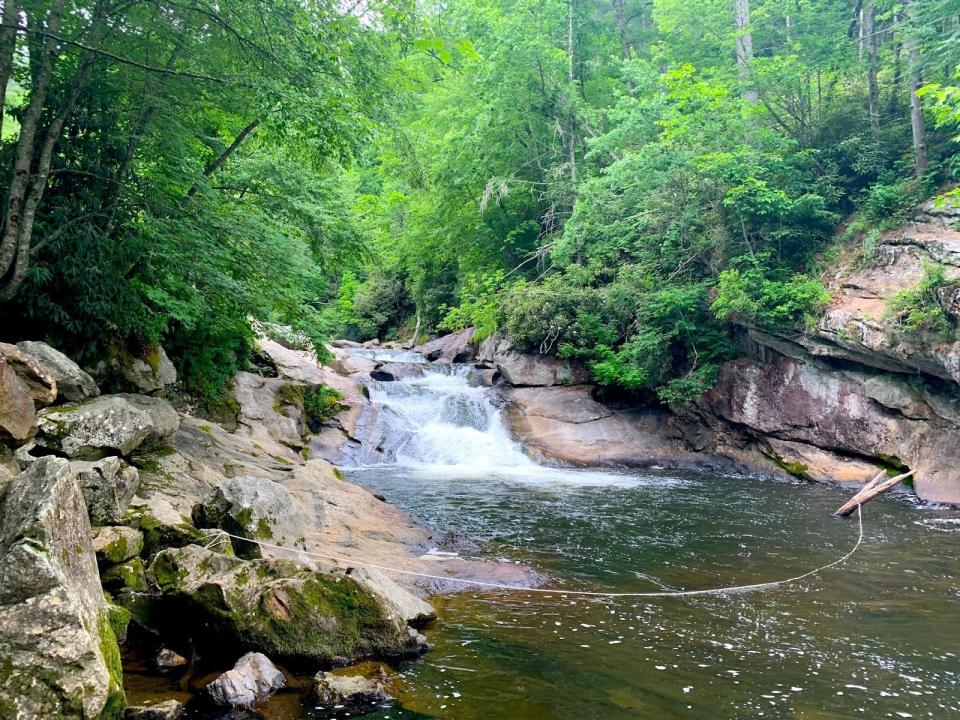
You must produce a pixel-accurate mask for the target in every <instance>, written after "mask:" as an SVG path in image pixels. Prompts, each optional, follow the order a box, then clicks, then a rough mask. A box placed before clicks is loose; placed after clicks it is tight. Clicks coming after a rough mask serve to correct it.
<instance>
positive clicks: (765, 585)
mask: <svg viewBox="0 0 960 720" xmlns="http://www.w3.org/2000/svg"><path fill="white" fill-rule="evenodd" d="M857 521H858V524H859V527H860V531H859V535H858V537H857V542H856V544H855V545H854V546H853V547H852V548H851V549H850V551H849V552H847V553H846V554H845V555H843V556H842V557H840V558H838V559H836V560H834V561H833V562H830V563H827V564H826V565H821V566H820V567H817V568H814V569H813V570H810V571H808V572H805V573H803V574H802V575H796V576H794V577H790V578H785V579H783V580H771V581H769V582H762V583H754V584H752V585H732V586H730V587H722V588H709V589H706V590H661V591H655V592H603V591H594V590H562V589H551V588H529V587H522V586H519V585H507V584H504V583H495V582H486V581H484V580H469V579H466V578H456V577H448V576H446V575H431V574H430V573H422V572H415V571H413V570H401V569H400V568H392V567H388V566H386V565H378V564H377V563H371V562H365V561H363V560H351V559H350V558H344V557H338V556H336V555H325V554H323V553H317V552H310V551H308V550H296V549H294V548H288V547H283V546H282V545H274V544H272V543H267V542H263V541H262V540H253V539H250V538H245V537H242V536H240V535H233V534H231V533H228V532H227V531H225V530H220V534H221V535H225V536H227V537H230V538H234V539H236V540H242V541H243V542H248V543H253V544H255V545H259V546H261V547H265V548H271V549H273V550H284V551H286V552H290V553H294V554H297V555H306V556H308V557H315V558H319V559H322V560H332V561H334V562H338V563H343V564H346V565H360V566H363V567H369V568H374V569H376V570H382V571H383V572H388V573H394V574H397V575H406V576H409V577H418V578H424V579H427V580H439V581H441V582H454V583H463V584H465V585H473V586H476V587H482V588H489V589H491V590H510V591H514V592H525V593H537V594H541V595H580V596H586V597H599V598H666V597H694V596H697V595H727V594H732V593H741V592H753V591H756V590H770V589H773V588H775V587H779V586H781V585H786V584H788V583H795V582H799V581H800V580H804V579H806V578H808V577H810V576H812V575H816V574H817V573H820V572H823V571H824V570H829V569H830V568H833V567H836V566H837V565H841V564H843V563H844V562H846V561H847V560H849V559H850V558H851V557H852V556H853V554H854V553H855V552H856V551H857V550H858V549H859V548H860V545H861V544H862V543H863V513H862V511H861V509H860V505H857Z"/></svg>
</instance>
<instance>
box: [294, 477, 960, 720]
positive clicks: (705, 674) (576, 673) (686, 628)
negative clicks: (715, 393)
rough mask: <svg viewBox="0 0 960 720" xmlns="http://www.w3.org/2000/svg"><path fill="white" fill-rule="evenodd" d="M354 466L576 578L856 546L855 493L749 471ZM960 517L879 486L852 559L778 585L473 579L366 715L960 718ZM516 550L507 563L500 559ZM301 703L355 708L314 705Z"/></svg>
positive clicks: (797, 564) (726, 579)
mask: <svg viewBox="0 0 960 720" xmlns="http://www.w3.org/2000/svg"><path fill="white" fill-rule="evenodd" d="M348 476H349V477H348V479H349V480H351V481H353V482H356V483H360V484H362V485H365V486H367V487H369V488H371V489H373V490H376V491H378V492H382V493H383V494H384V495H386V497H387V499H388V501H390V502H392V503H394V504H396V505H398V506H400V507H402V508H404V509H406V510H408V511H409V512H411V513H412V514H414V515H416V516H417V517H420V518H421V519H423V520H426V521H427V522H429V523H431V524H433V525H434V526H436V527H437V528H438V529H448V528H456V529H457V530H458V531H462V532H463V533H465V534H466V535H468V536H470V537H473V538H477V539H479V540H481V541H486V545H485V546H484V547H483V552H484V553H487V554H489V553H490V552H492V553H493V554H494V555H495V556H499V557H502V558H504V559H506V558H511V559H522V560H523V561H525V562H528V563H530V564H532V565H535V566H536V567H538V568H541V569H543V570H545V571H546V572H548V573H550V574H551V575H552V576H553V577H554V579H555V583H556V584H557V585H559V586H562V587H564V588H568V589H593V590H596V589H603V590H610V591H621V592H630V591H645V590H658V589H696V588H708V587H717V586H729V585H740V584H749V583H757V582H766V581H769V580H774V579H778V578H785V577H790V576H794V575H800V574H802V573H804V572H806V571H807V570H809V569H812V568H814V567H816V566H818V565H822V564H825V563H828V562H830V561H832V560H834V559H836V558H838V557H840V556H841V555H843V554H844V553H846V552H847V551H848V550H849V549H850V548H852V547H853V545H854V543H855V542H856V539H857V519H856V516H854V517H852V518H850V519H847V520H840V519H835V518H832V517H831V516H830V514H831V512H832V511H833V510H834V509H836V507H837V506H838V505H839V504H840V503H841V502H842V501H843V500H844V499H845V498H846V497H848V496H849V494H850V493H849V492H848V491H841V490H838V489H836V488H829V487H824V486H817V485H802V484H801V485H789V484H778V483H771V482H758V481H751V480H742V479H731V478H720V477H709V476H696V475H691V476H679V475H669V476H666V475H609V474H603V473H577V472H570V471H550V470H547V469H538V470H537V471H536V472H532V473H525V474H524V473H517V474H513V475H497V474H495V473H488V474H485V475H484V476H483V477H478V476H477V475H476V474H474V473H469V474H458V473H457V471H456V469H455V468H454V469H452V470H451V469H449V468H447V469H444V470H442V471H440V470H438V471H431V470H429V469H424V470H418V469H415V468H410V467H396V466H384V467H377V468H365V469H357V470H353V471H350V472H348ZM958 551H960V513H957V512H951V511H944V510H932V509H922V508H917V507H914V506H913V505H911V504H910V503H909V502H908V501H907V500H905V499H902V498H900V499H898V498H881V499H880V500H877V501H875V502H873V503H872V504H870V505H868V506H867V507H866V508H865V510H864V542H863V545H862V547H861V548H860V550H859V551H858V552H857V554H856V555H854V556H853V557H852V558H851V559H850V560H849V561H848V562H847V563H846V564H844V565H842V566H840V567H837V568H833V569H830V570H826V571H824V572H823V573H822V574H820V575H817V576H815V577H811V578H808V579H806V580H803V581H801V582H799V583H796V584H794V585H790V586H787V587H781V588H779V589H774V590H770V591H761V592H752V593H744V594H734V595H719V596H708V597H694V598H660V599H642V600H638V599H629V598H627V599H612V600H596V599H584V598H582V597H576V596H567V597H563V596H561V595H549V596H544V595H537V594H533V593H529V592H507V593H503V592H500V593H495V594H491V593H488V592H473V591H468V592H466V593H464V594H462V595H457V596H453V597H447V598H441V599H439V600H438V601H437V606H438V610H439V614H440V618H439V620H438V622H437V623H436V625H435V627H434V628H433V629H431V630H429V631H428V632H427V635H428V637H429V639H430V641H431V643H432V644H433V646H434V649H433V650H432V651H431V652H430V653H428V654H427V655H426V656H425V657H423V658H422V659H420V660H417V661H415V662H411V663H406V664H403V665H401V666H400V670H401V672H402V679H403V685H404V688H405V689H404V690H403V691H402V693H401V694H400V697H399V702H398V703H397V704H394V705H392V706H390V707H388V708H382V709H380V710H379V711H377V712H375V713H373V714H369V715H366V716H364V717H367V718H383V719H387V718H391V719H394V720H398V719H403V718H463V719H474V718H476V719H477V720H480V719H483V720H497V719H500V718H503V719H504V720H506V719H508V718H509V719H512V720H541V719H543V720H546V719H547V718H550V719H556V720H567V719H570V720H601V719H602V720H616V719H618V718H650V719H651V720H670V719H673V718H678V719H679V718H690V719H692V718H703V719H704V720H718V719H724V718H761V717H763V718H797V719H803V720H819V719H826V718H831V719H834V718H888V717H889V718H910V717H914V718H938V719H941V720H946V719H948V718H960V657H958V656H960V562H958V557H957V556H958ZM505 561H506V560H505ZM304 712H305V713H306V714H301V717H302V718H310V719H319V718H331V717H347V714H346V713H345V712H344V713H342V714H340V715H336V714H334V715H330V714H319V713H317V712H315V711H311V710H310V709H307V710H306V711H304Z"/></svg>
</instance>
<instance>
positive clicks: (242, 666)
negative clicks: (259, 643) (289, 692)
mask: <svg viewBox="0 0 960 720" xmlns="http://www.w3.org/2000/svg"><path fill="white" fill-rule="evenodd" d="M286 684H287V679H286V678H285V677H284V676H283V673H282V672H280V671H279V670H278V669H277V666H276V665H274V664H273V663H272V662H270V658H268V657H267V656H266V655H264V654H263V653H257V652H249V653H247V654H246V655H244V656H243V657H241V658H240V659H239V660H237V663H236V665H234V666H233V669H232V670H227V672H225V673H224V674H223V675H221V676H220V677H218V678H217V679H216V680H214V681H213V682H212V683H210V684H209V685H207V695H209V696H210V699H211V700H213V702H215V703H216V704H217V705H227V706H229V707H242V708H249V707H251V706H252V705H253V704H254V703H256V702H260V701H262V700H265V699H266V698H267V697H268V696H269V695H271V694H273V693H274V692H275V691H277V690H279V689H280V688H282V687H284V686H285V685H286Z"/></svg>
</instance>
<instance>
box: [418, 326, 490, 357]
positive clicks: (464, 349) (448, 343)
mask: <svg viewBox="0 0 960 720" xmlns="http://www.w3.org/2000/svg"><path fill="white" fill-rule="evenodd" d="M476 332H477V329H476V328H472V327H469V328H467V329H466V330H464V331H462V332H459V333H452V334H450V335H444V336H442V337H438V338H436V339H435V340H431V341H430V342H428V343H424V344H423V345H418V346H417V347H415V348H414V351H415V352H418V353H420V354H421V355H423V356H424V357H425V358H426V359H427V360H429V361H430V362H437V363H466V362H470V361H471V360H473V358H474V355H475V354H476V351H475V350H474V347H473V336H474V335H475V334H476Z"/></svg>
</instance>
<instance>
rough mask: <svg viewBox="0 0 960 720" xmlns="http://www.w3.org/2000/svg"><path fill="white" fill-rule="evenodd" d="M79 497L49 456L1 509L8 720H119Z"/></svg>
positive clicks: (0, 676)
mask: <svg viewBox="0 0 960 720" xmlns="http://www.w3.org/2000/svg"><path fill="white" fill-rule="evenodd" d="M90 535H91V531H90V522H89V520H88V519H87V512H86V507H85V506H84V501H83V495H82V494H81V493H80V488H79V487H78V486H77V483H76V480H75V479H74V477H73V474H72V473H71V471H70V466H69V464H68V463H67V461H66V460H63V459H61V458H53V457H45V458H41V459H39V460H37V461H36V462H35V463H33V464H32V465H31V466H30V467H29V468H28V469H27V470H25V471H24V472H23V473H21V474H20V475H18V476H17V477H16V478H14V479H13V480H12V481H11V482H10V484H9V485H8V486H7V487H6V489H5V490H4V492H3V497H2V500H0V667H2V668H3V672H2V673H0V698H2V702H0V707H2V708H3V716H4V717H11V718H25V719H26V718H37V719H39V718H44V720H47V719H49V720H65V719H70V720H74V719H75V720H88V719H89V718H111V719H112V718H116V717H119V716H120V714H122V711H123V705H124V696H123V678H122V673H121V669H120V654H119V650H118V647H117V640H116V636H115V635H114V632H113V629H112V628H111V625H110V621H109V615H108V609H107V604H106V602H105V600H104V596H103V591H102V590H101V588H100V582H99V578H98V576H97V564H96V560H95V558H94V552H93V547H92V546H91V542H90Z"/></svg>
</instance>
